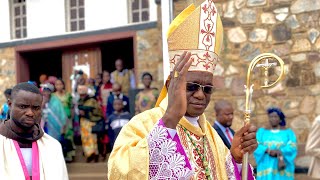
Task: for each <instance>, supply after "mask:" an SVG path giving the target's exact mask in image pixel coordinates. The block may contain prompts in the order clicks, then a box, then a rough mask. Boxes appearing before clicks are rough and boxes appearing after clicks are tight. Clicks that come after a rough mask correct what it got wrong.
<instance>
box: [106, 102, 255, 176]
mask: <svg viewBox="0 0 320 180" xmlns="http://www.w3.org/2000/svg"><path fill="white" fill-rule="evenodd" d="M166 107H167V98H165V99H164V100H163V101H162V102H161V104H160V107H157V108H153V109H151V110H148V111H145V112H143V113H141V114H138V115H137V116H135V117H134V118H133V119H132V120H130V121H129V123H128V124H126V125H125V126H124V127H123V128H122V130H121V132H120V134H119V136H118V138H117V140H116V142H115V145H114V148H113V151H112V153H111V155H110V157H109V160H108V178H109V179H110V180H113V179H168V178H171V179H179V178H186V179H195V180H198V179H206V176H205V169H204V167H203V162H202V161H201V159H200V157H199V155H198V154H197V152H196V150H195V148H194V147H193V145H192V144H191V142H190V140H189V139H188V137H187V134H186V133H185V132H184V130H183V129H182V127H185V128H186V130H187V131H188V132H190V135H191V138H192V139H194V141H195V142H196V144H197V147H199V149H200V152H201V153H203V152H204V149H203V143H202V138H203V137H204V136H205V139H206V141H205V142H206V143H205V150H206V153H204V154H205V156H206V158H207V160H208V164H209V165H208V167H209V173H210V177H211V179H219V180H220V179H240V173H239V170H238V168H237V165H236V163H235V161H234V159H233V158H232V156H231V154H230V152H229V150H228V149H227V148H226V147H225V145H224V143H223V142H222V140H221V139H220V137H219V135H218V134H217V133H216V131H215V130H214V129H213V128H212V127H211V125H210V123H209V122H208V121H206V119H205V116H204V115H201V116H200V119H199V124H200V127H195V126H193V125H192V124H191V123H189V122H188V120H186V119H185V118H182V119H181V120H180V122H179V125H178V126H177V129H176V130H177V133H176V135H175V136H174V137H171V136H170V134H169V132H168V130H167V128H165V127H164V124H163V122H162V120H161V118H162V116H163V115H164V112H165V109H166ZM249 179H254V177H253V176H252V170H251V169H250V170H249Z"/></svg>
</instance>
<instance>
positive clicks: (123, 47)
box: [100, 38, 134, 73]
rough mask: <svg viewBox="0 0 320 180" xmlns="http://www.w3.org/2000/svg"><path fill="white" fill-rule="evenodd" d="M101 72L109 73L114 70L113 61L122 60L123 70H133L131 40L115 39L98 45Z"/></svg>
mask: <svg viewBox="0 0 320 180" xmlns="http://www.w3.org/2000/svg"><path fill="white" fill-rule="evenodd" d="M100 49H101V60H102V70H107V71H109V72H110V73H111V72H112V71H114V70H115V61H116V60H117V59H122V60H123V66H124V68H125V69H133V68H134V47H133V38H125V39H117V40H112V41H107V42H103V43H101V44H100Z"/></svg>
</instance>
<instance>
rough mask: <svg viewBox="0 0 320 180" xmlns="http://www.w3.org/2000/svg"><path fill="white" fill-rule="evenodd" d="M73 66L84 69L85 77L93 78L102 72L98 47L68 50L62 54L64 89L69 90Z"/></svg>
mask: <svg viewBox="0 0 320 180" xmlns="http://www.w3.org/2000/svg"><path fill="white" fill-rule="evenodd" d="M74 68H77V69H81V70H82V71H84V73H85V76H86V77H87V78H95V77H96V75H97V74H98V73H101V72H102V66H101V50H100V48H98V47H96V48H86V49H79V50H68V51H65V52H63V54H62V78H63V80H64V81H65V85H66V90H67V91H69V92H71V80H70V77H71V75H72V74H73V72H74V71H73V70H74Z"/></svg>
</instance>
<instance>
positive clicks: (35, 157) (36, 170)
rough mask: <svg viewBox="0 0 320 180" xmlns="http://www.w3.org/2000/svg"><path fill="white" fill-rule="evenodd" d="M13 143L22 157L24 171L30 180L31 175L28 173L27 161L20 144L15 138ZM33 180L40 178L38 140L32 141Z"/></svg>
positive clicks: (20, 157) (27, 179)
mask: <svg viewBox="0 0 320 180" xmlns="http://www.w3.org/2000/svg"><path fill="white" fill-rule="evenodd" d="M13 143H14V146H15V148H16V151H17V153H18V156H19V159H20V163H21V166H22V169H23V173H24V176H25V178H26V179H25V180H30V175H29V173H28V170H27V166H26V163H25V161H24V159H23V156H22V153H21V149H20V146H19V144H18V142H17V141H15V140H13ZM32 180H40V168H39V149H38V145H37V142H36V141H34V142H32Z"/></svg>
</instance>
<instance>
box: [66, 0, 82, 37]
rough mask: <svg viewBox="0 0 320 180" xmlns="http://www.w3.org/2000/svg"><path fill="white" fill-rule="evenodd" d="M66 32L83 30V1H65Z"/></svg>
mask: <svg viewBox="0 0 320 180" xmlns="http://www.w3.org/2000/svg"><path fill="white" fill-rule="evenodd" d="M66 11H67V30H68V31H79V30H84V29H85V25H84V0H67V1H66Z"/></svg>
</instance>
